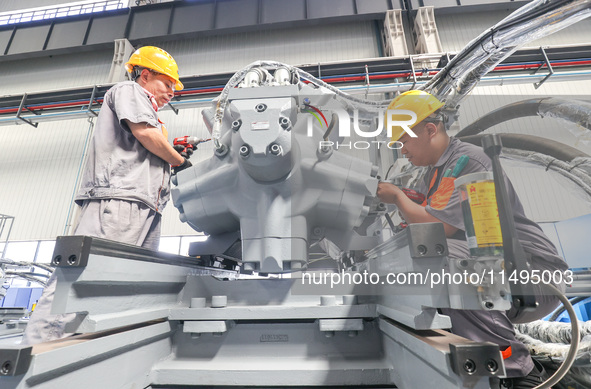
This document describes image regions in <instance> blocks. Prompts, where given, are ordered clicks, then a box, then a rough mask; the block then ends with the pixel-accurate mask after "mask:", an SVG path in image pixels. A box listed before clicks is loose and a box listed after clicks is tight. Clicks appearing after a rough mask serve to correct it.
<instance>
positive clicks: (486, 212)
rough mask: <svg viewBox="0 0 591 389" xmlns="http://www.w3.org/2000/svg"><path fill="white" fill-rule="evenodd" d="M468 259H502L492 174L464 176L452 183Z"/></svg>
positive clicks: (499, 227) (501, 244)
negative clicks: (460, 208) (457, 191)
mask: <svg viewBox="0 0 591 389" xmlns="http://www.w3.org/2000/svg"><path fill="white" fill-rule="evenodd" d="M455 187H456V188H457V189H458V190H459V191H460V201H461V206H462V214H463V216H464V226H465V231H466V239H467V240H468V248H469V249H470V255H472V256H476V257H482V256H502V255H503V235H502V233H501V222H500V220H499V211H498V207H497V196H496V193H495V183H494V180H493V173H492V172H478V173H471V174H466V175H465V176H462V177H460V178H458V179H457V180H456V181H455Z"/></svg>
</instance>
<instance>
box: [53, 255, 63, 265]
mask: <svg viewBox="0 0 591 389" xmlns="http://www.w3.org/2000/svg"><path fill="white" fill-rule="evenodd" d="M61 261H62V256H61V255H56V256H55V258H53V261H52V262H53V264H54V265H55V266H57V265H59V264H60V262H61Z"/></svg>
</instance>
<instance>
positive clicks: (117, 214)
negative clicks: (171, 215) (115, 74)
mask: <svg viewBox="0 0 591 389" xmlns="http://www.w3.org/2000/svg"><path fill="white" fill-rule="evenodd" d="M125 68H126V69H127V71H128V72H129V74H130V75H131V79H132V81H123V82H119V83H117V84H115V85H114V86H113V87H111V89H109V90H108V91H107V93H106V94H105V96H104V101H103V105H102V107H101V110H100V112H99V115H98V118H97V121H96V124H95V128H94V133H93V136H92V139H91V141H90V144H89V148H88V155H87V159H86V168H85V170H84V173H83V176H82V179H81V185H80V190H79V191H78V194H77V196H76V199H75V200H76V203H77V204H79V205H80V206H81V211H80V217H79V222H78V225H77V227H76V229H75V232H74V234H75V235H87V236H95V237H99V238H105V239H111V240H115V241H119V242H123V243H128V244H133V245H137V246H142V247H145V248H149V249H153V250H157V249H158V245H159V240H160V224H161V223H160V222H161V213H162V210H163V209H164V207H165V205H166V203H167V202H168V200H169V197H170V174H171V167H172V169H173V172H174V173H177V172H179V171H181V170H183V169H186V168H188V167H190V166H191V163H190V162H189V161H188V160H187V159H186V157H183V156H181V155H180V154H179V152H177V151H176V150H175V149H174V148H173V147H172V146H171V145H170V143H168V139H167V132H166V128H165V127H164V125H163V123H162V122H161V121H160V120H159V118H158V113H157V112H158V110H159V109H160V108H162V107H164V106H165V105H166V104H167V103H168V102H169V101H170V100H171V99H172V98H173V97H174V92H175V90H177V91H178V90H181V89H183V84H182V83H181V81H180V80H179V71H178V66H177V63H176V61H175V60H174V58H173V57H172V56H171V55H170V54H168V53H167V52H166V51H164V50H162V49H160V48H158V47H153V46H146V47H142V48H140V49H138V50H136V51H135V52H134V53H133V54H132V55H131V57H130V58H129V61H128V62H127V63H126V64H125ZM55 284H56V283H55V278H54V277H53V276H52V277H51V278H50V279H49V281H48V284H47V287H46V288H45V290H44V292H43V295H42V296H41V298H40V300H39V303H38V304H37V308H36V309H35V312H34V313H33V315H32V317H31V319H30V321H29V324H28V325H27V328H26V331H25V334H24V337H23V343H25V344H35V343H40V342H45V341H49V340H53V339H58V338H62V337H65V336H68V334H66V333H65V328H66V324H67V323H70V322H72V321H73V320H74V319H75V314H65V315H57V316H56V315H51V314H50V308H51V303H52V300H53V291H54V290H55Z"/></svg>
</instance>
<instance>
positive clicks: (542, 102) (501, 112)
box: [456, 97, 591, 138]
mask: <svg viewBox="0 0 591 389" xmlns="http://www.w3.org/2000/svg"><path fill="white" fill-rule="evenodd" d="M556 108H559V109H556ZM548 114H551V115H552V116H553V117H559V118H562V119H565V120H568V121H570V122H573V123H577V124H579V125H581V126H583V127H585V128H587V129H588V130H591V119H590V116H591V105H590V104H589V103H588V102H586V101H577V100H566V99H560V98H556V97H542V98H538V99H528V100H523V101H519V102H516V103H512V104H508V105H505V106H504V107H501V108H498V109H495V110H494V111H492V112H489V113H487V114H486V115H484V116H483V117H481V118H480V119H478V120H476V121H475V122H473V123H471V124H470V125H468V126H466V127H465V128H463V129H462V130H461V131H460V132H458V133H457V134H456V137H458V138H459V137H462V136H467V135H475V134H478V133H479V132H482V131H484V130H486V129H487V128H490V127H493V126H495V125H497V124H499V123H503V122H506V121H509V120H512V119H518V118H521V117H526V116H540V117H544V116H546V115H548Z"/></svg>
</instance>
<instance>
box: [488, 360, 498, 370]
mask: <svg viewBox="0 0 591 389" xmlns="http://www.w3.org/2000/svg"><path fill="white" fill-rule="evenodd" d="M486 369H487V370H488V371H490V372H491V373H494V372H495V371H497V370H499V364H498V363H497V361H495V360H494V359H489V360H488V361H487V362H486Z"/></svg>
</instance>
